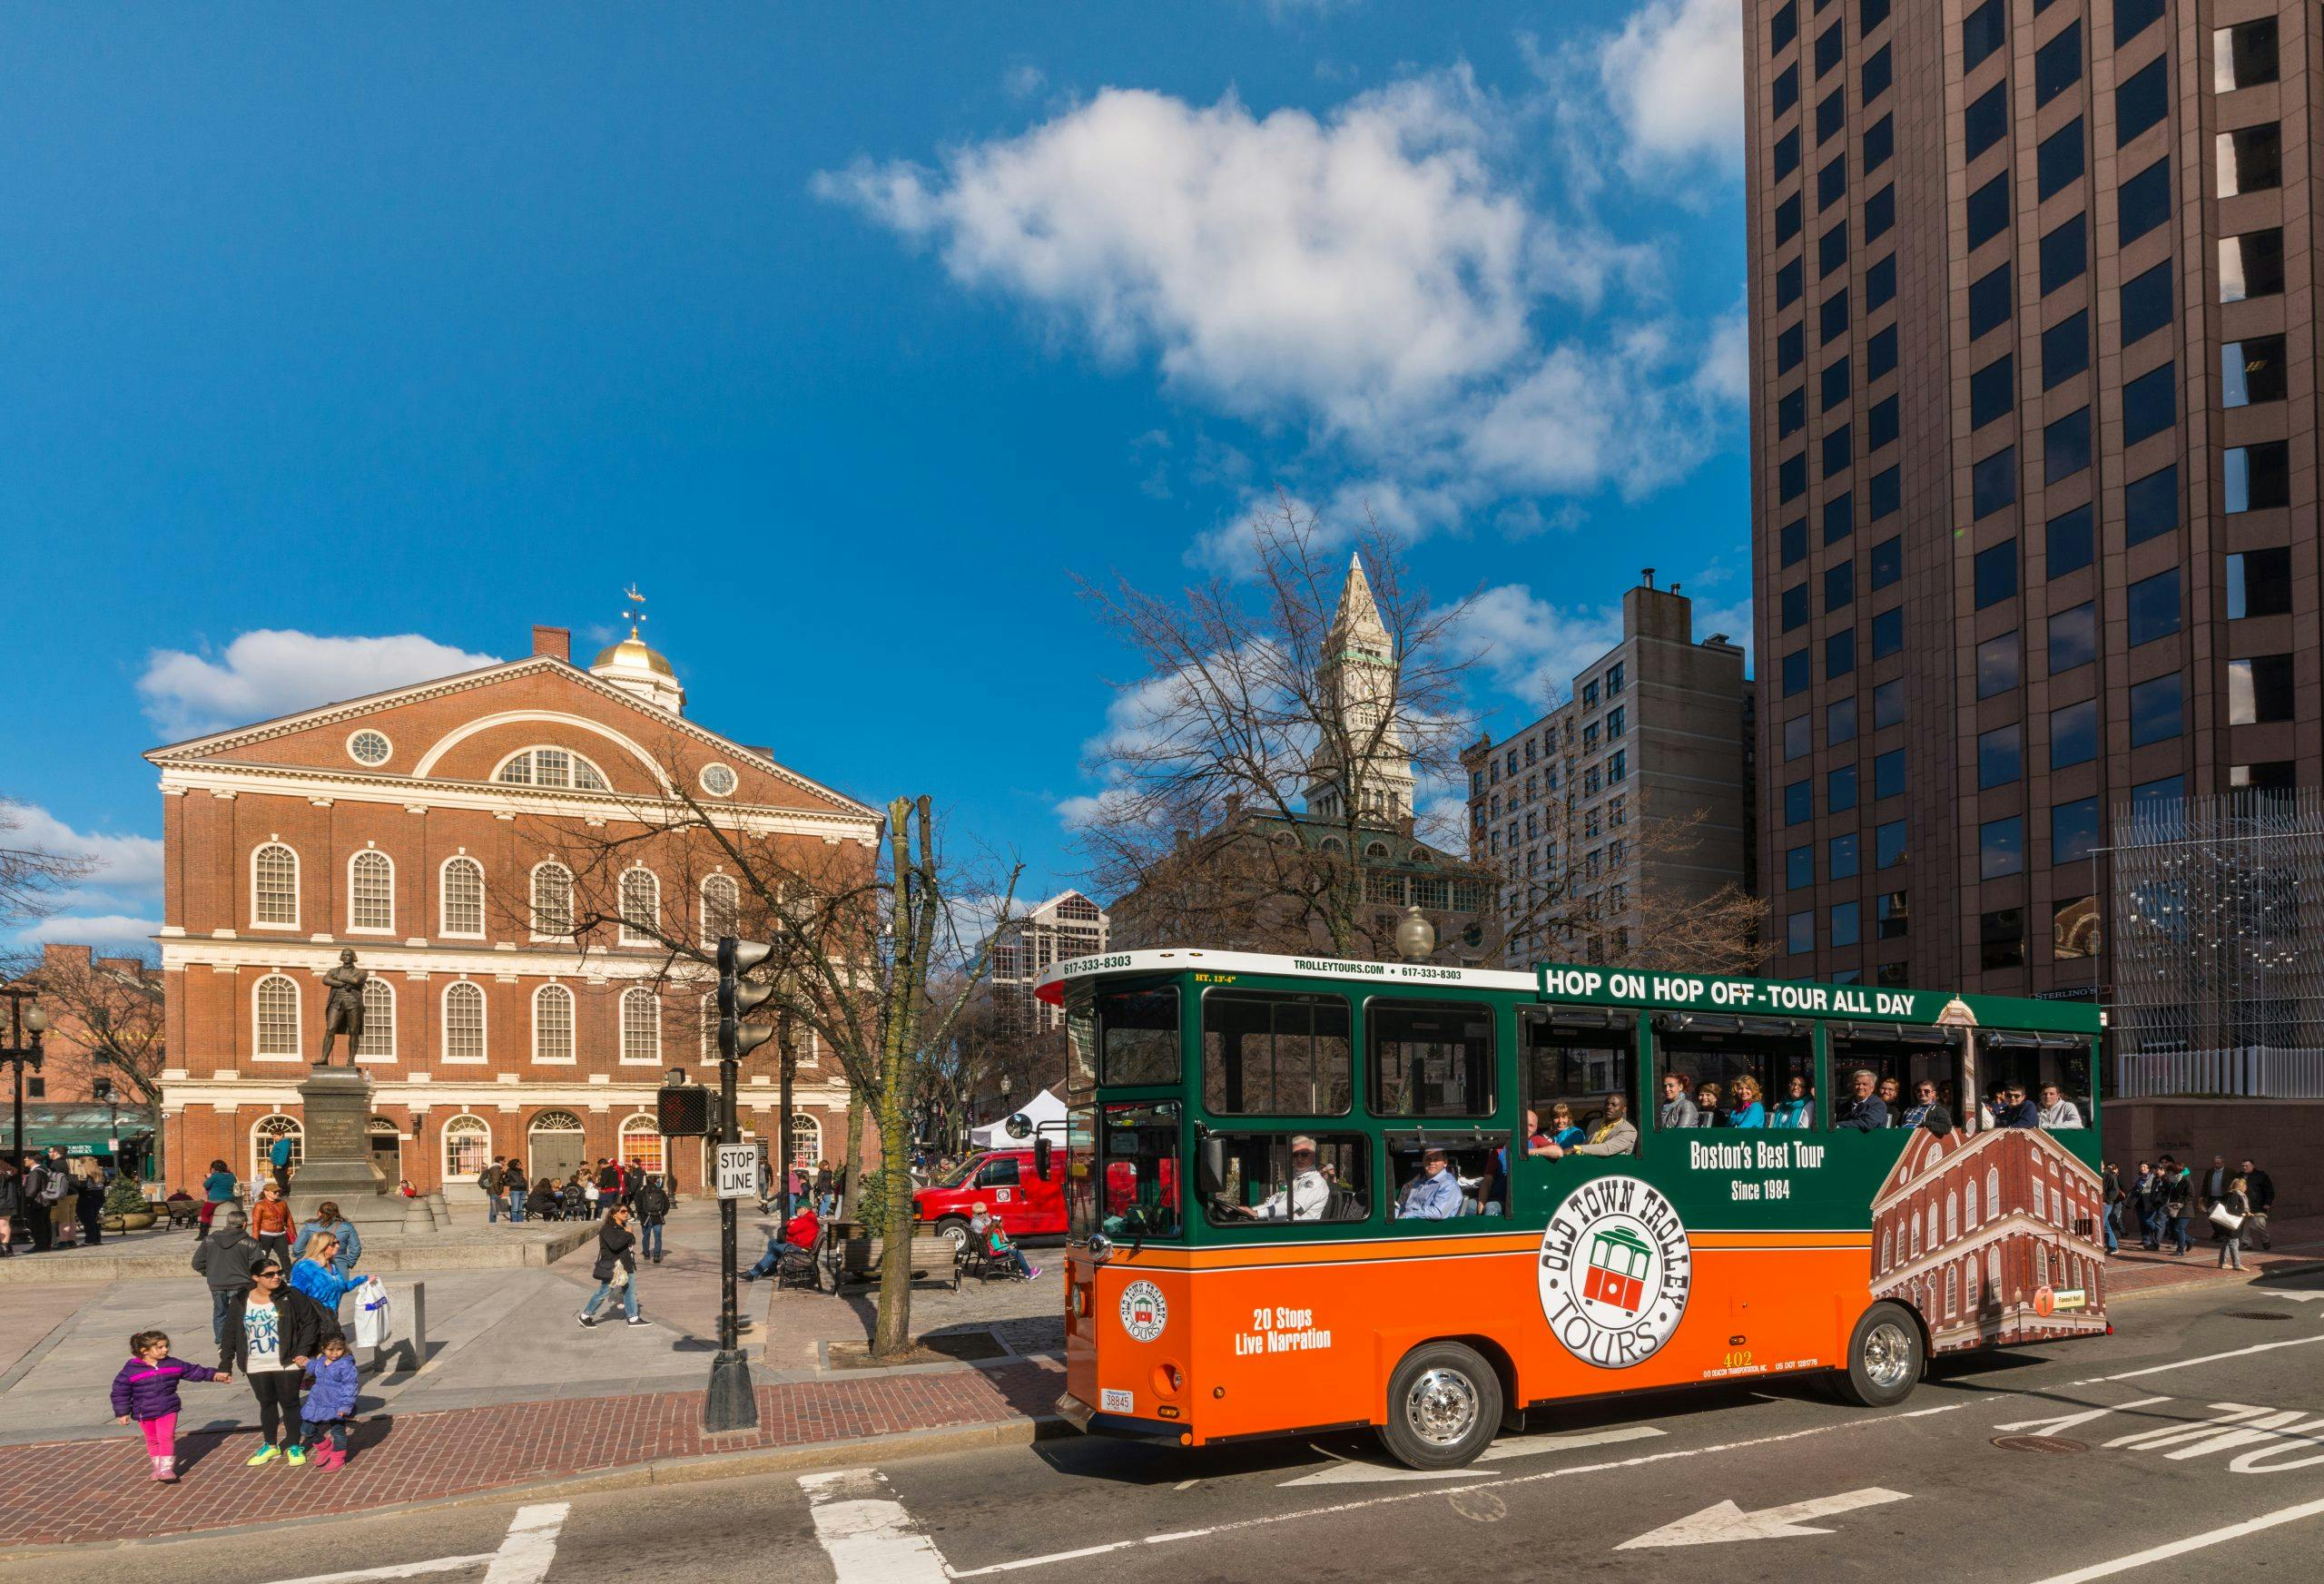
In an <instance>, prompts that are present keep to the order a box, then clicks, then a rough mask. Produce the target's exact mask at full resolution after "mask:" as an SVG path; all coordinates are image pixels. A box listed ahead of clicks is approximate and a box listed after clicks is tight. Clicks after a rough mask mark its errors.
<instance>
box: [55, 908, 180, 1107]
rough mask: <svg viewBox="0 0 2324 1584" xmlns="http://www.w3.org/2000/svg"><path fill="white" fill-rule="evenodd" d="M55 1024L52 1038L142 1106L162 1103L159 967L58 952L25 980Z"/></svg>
mask: <svg viewBox="0 0 2324 1584" xmlns="http://www.w3.org/2000/svg"><path fill="white" fill-rule="evenodd" d="M27 978H28V979H30V980H31V982H32V983H33V985H34V987H35V988H36V989H38V990H39V991H40V999H41V1004H42V1005H43V1006H44V1007H45V1008H48V1010H49V1015H50V1016H51V1017H52V1018H54V1019H55V1027H54V1038H55V1039H56V1040H57V1041H58V1043H59V1044H60V1046H70V1047H76V1048H79V1049H81V1050H84V1051H85V1052H87V1053H88V1056H89V1058H90V1059H91V1060H93V1061H95V1062H99V1063H102V1064H103V1065H104V1066H106V1067H110V1068H111V1069H112V1071H113V1073H115V1074H117V1075H118V1076H119V1077H120V1080H121V1082H122V1083H123V1085H124V1086H126V1087H127V1088H128V1089H129V1091H130V1093H131V1095H132V1096H133V1097H134V1098H135V1099H136V1101H137V1102H138V1103H139V1104H140V1105H145V1106H155V1107H158V1106H159V1105H160V1104H161V1103H162V1066H163V1058H164V1056H165V1055H166V1054H167V1044H166V1041H167V1038H168V1033H169V1026H168V1020H167V1018H166V1017H165V1016H164V1004H163V999H162V973H161V969H158V968H155V967H154V966H153V964H151V963H148V962H144V961H142V960H140V959H136V958H96V957H94V955H90V954H85V952H84V950H71V951H68V950H66V949H62V948H60V949H55V950H53V951H51V952H50V953H49V954H48V955H47V956H46V957H45V958H44V959H42V962H41V964H40V966H39V967H38V968H36V969H34V970H33V971H32V972H31V974H29V975H28V976H27Z"/></svg>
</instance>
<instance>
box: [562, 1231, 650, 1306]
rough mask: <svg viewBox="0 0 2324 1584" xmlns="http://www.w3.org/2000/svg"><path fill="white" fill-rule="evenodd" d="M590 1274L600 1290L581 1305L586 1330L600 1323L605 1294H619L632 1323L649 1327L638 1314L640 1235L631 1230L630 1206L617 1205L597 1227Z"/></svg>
mask: <svg viewBox="0 0 2324 1584" xmlns="http://www.w3.org/2000/svg"><path fill="white" fill-rule="evenodd" d="M589 1274H591V1275H592V1276H595V1277H596V1279H597V1290H596V1292H594V1293H592V1294H589V1301H588V1302H587V1303H586V1304H583V1305H581V1313H580V1316H579V1318H580V1321H581V1324H582V1326H583V1327H584V1328H585V1329H586V1327H588V1326H592V1325H595V1324H596V1323H597V1305H598V1304H602V1303H604V1302H605V1301H606V1294H608V1293H611V1292H614V1291H616V1290H618V1291H619V1292H620V1294H621V1306H622V1308H623V1309H624V1310H625V1311H627V1312H628V1314H629V1323H631V1324H632V1325H644V1324H645V1323H646V1322H645V1319H644V1318H643V1317H642V1316H641V1315H639V1313H637V1235H636V1234H635V1233H634V1232H632V1231H631V1230H630V1229H629V1206H628V1205H615V1206H614V1207H613V1208H612V1209H610V1210H608V1211H606V1218H605V1219H604V1220H603V1221H601V1222H599V1223H598V1224H597V1263H596V1264H595V1265H593V1266H591V1267H590V1269H589Z"/></svg>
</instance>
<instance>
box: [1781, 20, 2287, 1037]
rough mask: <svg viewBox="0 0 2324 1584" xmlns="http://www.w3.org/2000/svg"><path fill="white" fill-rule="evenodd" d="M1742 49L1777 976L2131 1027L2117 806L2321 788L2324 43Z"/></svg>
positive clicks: (1913, 36) (1914, 41)
mask: <svg viewBox="0 0 2324 1584" xmlns="http://www.w3.org/2000/svg"><path fill="white" fill-rule="evenodd" d="M1744 15H1745V22H1746V26H1745V31H1744V38H1745V54H1746V74H1747V83H1748V95H1747V100H1746V103H1747V105H1748V113H1747V122H1748V148H1749V163H1748V173H1747V178H1746V184H1747V190H1748V201H1749V217H1750V218H1749V257H1750V300H1751V310H1752V311H1751V321H1752V338H1753V339H1752V348H1751V367H1752V373H1751V413H1752V423H1751V427H1752V448H1753V458H1752V497H1753V513H1752V516H1753V546H1754V553H1753V564H1754V574H1755V578H1756V591H1757V608H1758V612H1759V621H1758V645H1759V654H1758V678H1759V683H1760V686H1761V687H1762V689H1763V690H1764V697H1763V708H1762V710H1761V721H1760V729H1761V738H1760V744H1759V765H1760V769H1761V773H1762V775H1763V777H1764V784H1765V787H1766V795H1765V796H1764V797H1763V798H1762V799H1761V802H1760V811H1761V813H1760V818H1761V839H1760V842H1759V851H1760V865H1761V877H1762V888H1763V890H1764V892H1765V894H1766V895H1767V896H1768V900H1769V910H1770V913H1771V914H1772V920H1771V922H1772V924H1773V926H1774V928H1773V931H1772V934H1773V939H1774V940H1775V942H1776V944H1777V946H1778V947H1780V948H1781V949H1783V952H1784V955H1783V956H1782V957H1781V958H1779V959H1777V962H1776V963H1775V964H1774V965H1773V966H1772V968H1771V969H1770V970H1769V971H1771V972H1774V973H1777V974H1780V975H1782V976H1784V977H1800V978H1809V977H1812V978H1817V979H1840V980H1853V979H1859V978H1861V979H1863V980H1864V981H1866V982H1867V983H1872V982H1877V983H1881V984H1905V983H1910V984H1921V985H1929V984H1936V985H1962V986H1966V987H1971V988H1974V989H1982V990H1985V991H1988V992H1994V993H2007V994H2026V993H2033V994H2060V995H2083V996H2087V995H2091V994H2093V993H2096V992H2097V990H2098V989H2099V987H2100V986H2102V985H2103V984H2105V983H2106V982H2108V981H2109V980H2110V979H2114V978H2117V977H2118V976H2117V975H2116V974H2115V973H2114V972H2113V970H2112V967H2111V965H2109V964H2107V963H2106V962H2105V961H2104V960H2103V959H2093V954H2094V953H2101V952H2102V951H2103V950H2104V941H2103V939H2102V933H2101V931H2100V930H2098V929H2097V928H2096V922H2097V912H2098V910H2097V907H2096V905H2095V902H2094V898H2096V897H2099V896H2102V895H2103V894H2104V891H2105V889H2106V885H2107V876H2106V874H2105V872H2104V868H2105V865H2104V860H2103V856H2102V850H2103V849H2105V848H2107V847H2108V846H2109V844H2110V843H2111V842H2112V841H2116V840H2118V839H2119V831H2118V830H2117V828H2116V820H2117V812H2118V811H2123V810H2129V809H2143V810H2149V811H2155V812H2160V813H2162V814H2163V816H2164V817H2166V818H2167V817H2168V811H2169V810H2171V808H2172V807H2173V806H2174V805H2177V804H2178V803H2179V802H2180V800H2181V799H2182V798H2188V797H2193V796H2197V795H2202V794H2212V793H2221V792H2229V791H2230V790H2232V789H2236V788H2242V787H2252V788H2261V789H2268V788H2282V787H2287V786H2292V785H2299V786H2311V785H2315V784H2317V783H2318V782H2319V781H2324V689H2319V685H2318V684H2319V673H2318V650H2317V644H2316V633H2317V627H2318V622H2319V617H2324V585H2319V552H2320V551H2324V541H2319V517H2318V480H2319V472H2318V465H2319V446H2318V433H2319V431H2318V423H2317V416H2318V401H2317V398H2318V393H2319V368H2324V365H2319V360H2318V353H2317V342H2316V337H2315V336H2314V334H2313V333H2312V329H2311V327H2312V325H2313V323H2314V320H2315V311H2314V310H2315V302H2316V294H2317V289H2318V282H2319V251H2318V248H2317V235H2316V228H2315V223H2314V215H2315V212H2316V202H2317V199H2318V196H2319V186H2318V182H2319V174H2324V166H2319V160H2318V153H2319V149H2324V103H2319V97H2318V92H2317V90H2318V85H2319V82H2324V77H2319V60H2320V59H2324V16H2320V15H2319V11H2318V8H2317V7H2316V6H2315V5H2309V4H2299V5H2294V4H2290V0H1923V3H1918V4H1904V3H1902V0H1895V3H1892V0H1747V3H1746V5H1745V6H1744ZM2093 860H2096V861H2093Z"/></svg>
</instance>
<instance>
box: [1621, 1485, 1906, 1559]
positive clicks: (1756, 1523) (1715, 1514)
mask: <svg viewBox="0 0 2324 1584" xmlns="http://www.w3.org/2000/svg"><path fill="white" fill-rule="evenodd" d="M1905 1500H1910V1498H1908V1497H1907V1496H1906V1495H1905V1492H1904V1491H1883V1490H1881V1489H1880V1488H1879V1487H1878V1486H1876V1485H1875V1486H1869V1487H1867V1488H1866V1489H1865V1490H1862V1491H1841V1492H1840V1493H1839V1494H1838V1495H1837V1496H1818V1497H1817V1498H1816V1499H1815V1500H1812V1501H1794V1502H1791V1503H1789V1504H1787V1505H1786V1506H1783V1507H1769V1508H1765V1509H1763V1510H1760V1511H1758V1512H1746V1511H1744V1510H1742V1509H1741V1508H1739V1507H1738V1506H1736V1505H1735V1503H1733V1502H1732V1501H1722V1502H1720V1503H1719V1504H1718V1506H1716V1507H1706V1508H1704V1509H1703V1510H1701V1511H1700V1512H1698V1513H1696V1514H1695V1515H1694V1516H1693V1517H1692V1518H1682V1519H1680V1520H1679V1521H1678V1522H1676V1523H1666V1524H1664V1525H1663V1526H1662V1527H1661V1528H1660V1529H1658V1530H1654V1531H1653V1532H1651V1533H1649V1534H1642V1535H1640V1536H1639V1537H1638V1539H1636V1540H1624V1541H1623V1542H1622V1543H1621V1544H1620V1545H1618V1546H1616V1547H1615V1548H1614V1549H1615V1550H1618V1551H1630V1550H1639V1549H1640V1548H1642V1547H1646V1546H1713V1545H1720V1544H1723V1543H1724V1542H1726V1541H1728V1540H1782V1539H1784V1538H1785V1537H1787V1536H1789V1535H1802V1534H1829V1533H1831V1532H1832V1531H1831V1530H1828V1529H1817V1528H1815V1527H1814V1526H1813V1525H1810V1524H1807V1523H1804V1522H1802V1521H1800V1520H1804V1519H1810V1518H1829V1517H1831V1516H1832V1515H1833V1514H1834V1513H1836V1512H1853V1511H1855V1510H1856V1509H1857V1508H1859V1507H1878V1506H1881V1505H1883V1504H1884V1503H1886V1502H1890V1501H1905Z"/></svg>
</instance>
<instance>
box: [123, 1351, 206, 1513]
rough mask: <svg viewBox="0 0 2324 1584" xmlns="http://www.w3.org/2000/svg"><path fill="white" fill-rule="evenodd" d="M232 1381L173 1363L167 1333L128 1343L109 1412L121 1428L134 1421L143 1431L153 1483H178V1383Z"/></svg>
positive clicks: (197, 1366)
mask: <svg viewBox="0 0 2324 1584" xmlns="http://www.w3.org/2000/svg"><path fill="white" fill-rule="evenodd" d="M233 1378H234V1377H233V1376H231V1375H230V1374H228V1373H227V1372H225V1371H223V1370H212V1369H208V1368H205V1367H204V1366H202V1365H201V1364H190V1363H186V1362H185V1361H184V1360H183V1359H173V1358H172V1357H171V1356H170V1338H169V1333H166V1332H161V1331H141V1332H139V1333H137V1334H136V1335H135V1336H133V1337H131V1338H130V1339H129V1362H128V1363H125V1364H123V1365H122V1366H121V1372H120V1373H119V1374H117V1375H115V1376H114V1377H113V1417H114V1418H115V1419H117V1420H119V1421H120V1422H122V1423H123V1424H127V1423H129V1422H131V1421H132V1420H134V1421H136V1422H137V1423H138V1424H139V1425H140V1426H142V1427H143V1430H144V1432H145V1451H146V1454H147V1455H148V1456H150V1457H151V1458H152V1459H153V1478H155V1479H156V1480H159V1481H161V1482H162V1484H164V1485H174V1484H176V1483H177V1479H178V1446H177V1440H178V1412H179V1409H180V1408H181V1407H182V1404H181V1403H180V1402H179V1401H178V1382H180V1381H231V1380H232V1379H233Z"/></svg>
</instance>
